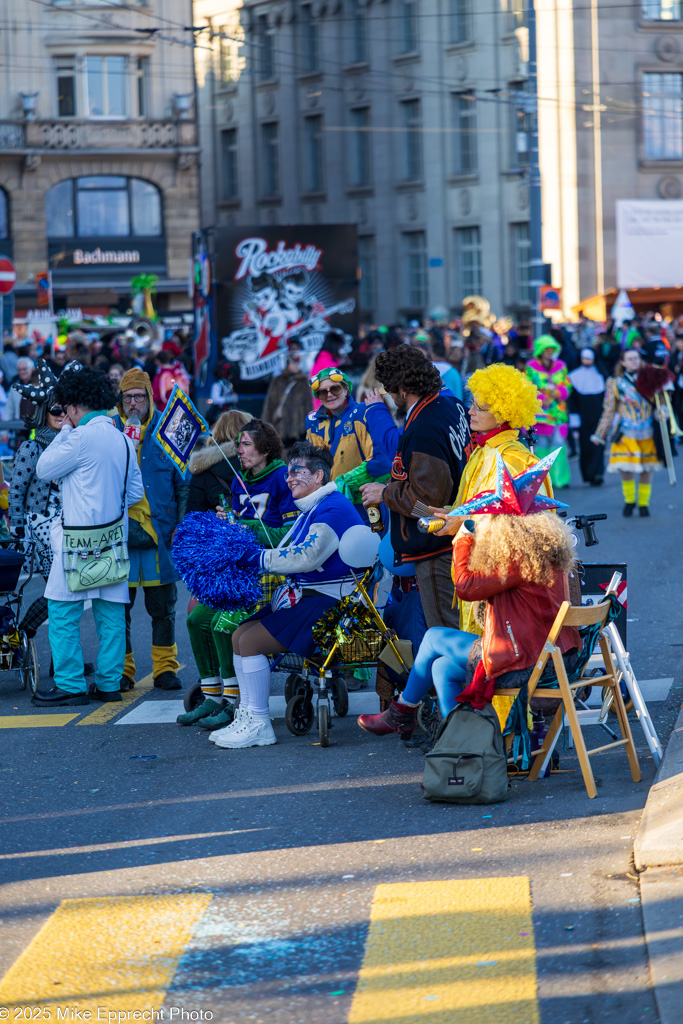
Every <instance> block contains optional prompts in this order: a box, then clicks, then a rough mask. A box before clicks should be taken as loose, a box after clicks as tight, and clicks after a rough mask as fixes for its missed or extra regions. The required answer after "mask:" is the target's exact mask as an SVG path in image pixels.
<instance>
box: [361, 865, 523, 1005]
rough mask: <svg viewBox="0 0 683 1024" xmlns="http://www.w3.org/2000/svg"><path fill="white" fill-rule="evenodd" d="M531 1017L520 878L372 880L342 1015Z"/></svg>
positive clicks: (521, 882) (521, 880) (521, 879)
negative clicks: (354, 982) (352, 987)
mask: <svg viewBox="0 0 683 1024" xmlns="http://www.w3.org/2000/svg"><path fill="white" fill-rule="evenodd" d="M494 1016H495V1020H496V1024H538V1021H539V1012H538V1001H537V995H536V956H535V947H534V939H533V926H532V921H531V893H530V890H529V879H528V878H526V877H518V878H478V879H468V880H458V881H445V882H415V883H412V882H406V883H397V884H395V885H379V886H378V887H377V889H376V890H375V896H374V899H373V903H372V911H371V915H370V931H369V934H368V940H367V944H366V948H365V957H364V959H363V966H362V968H361V971H360V975H359V979H358V987H357V989H356V993H355V996H354V999H353V1003H352V1006H351V1012H350V1014H349V1018H348V1024H370V1022H379V1021H391V1022H392V1024H399V1022H400V1024H485V1022H486V1024H490V1022H491V1020H492V1018H493V1017H494Z"/></svg>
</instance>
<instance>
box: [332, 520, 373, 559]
mask: <svg viewBox="0 0 683 1024" xmlns="http://www.w3.org/2000/svg"><path fill="white" fill-rule="evenodd" d="M379 542H380V537H379V534H377V533H373V532H372V530H371V529H370V527H369V526H361V525H360V524H359V525H358V526H351V527H349V529H348V530H347V531H346V533H344V534H343V535H342V537H341V540H340V541H339V557H340V558H341V560H342V562H346V564H347V565H350V566H351V568H353V569H365V568H367V567H368V566H370V565H374V564H375V559H376V558H377V552H378V551H379Z"/></svg>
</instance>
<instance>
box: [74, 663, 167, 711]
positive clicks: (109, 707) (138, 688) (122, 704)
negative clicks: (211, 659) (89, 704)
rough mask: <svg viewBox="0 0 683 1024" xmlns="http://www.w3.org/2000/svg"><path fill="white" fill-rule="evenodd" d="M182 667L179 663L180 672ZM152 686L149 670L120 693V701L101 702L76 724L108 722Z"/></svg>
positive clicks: (152, 679)
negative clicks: (146, 674)
mask: <svg viewBox="0 0 683 1024" xmlns="http://www.w3.org/2000/svg"><path fill="white" fill-rule="evenodd" d="M184 668H185V666H184V665H179V666H178V671H179V672H180V671H181V670H182V669H184ZM153 687H154V676H153V674H152V673H151V672H150V674H149V675H148V676H143V677H142V679H138V681H137V683H136V684H135V689H134V690H126V692H125V693H122V694H121V700H120V701H116V702H114V701H112V703H111V704H102V705H101V706H100V707H98V708H97V710H96V711H92V712H91V713H90V714H89V715H85V716H84V717H83V718H81V720H80V721H79V722H76V725H102V724H103V723H104V722H108V721H109V720H110V719H111V718H115V717H116V715H120V714H121V713H122V712H124V711H127V710H128V708H129V707H130V705H131V704H135V702H136V701H137V700H139V699H140V698H141V697H144V696H145V695H146V694H147V693H149V691H150V690H151V689H152V688H153ZM175 692H180V691H175Z"/></svg>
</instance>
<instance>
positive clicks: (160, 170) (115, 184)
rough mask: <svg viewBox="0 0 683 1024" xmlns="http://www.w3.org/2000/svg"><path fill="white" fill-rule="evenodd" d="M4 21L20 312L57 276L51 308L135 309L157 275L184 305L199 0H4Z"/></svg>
mask: <svg viewBox="0 0 683 1024" xmlns="http://www.w3.org/2000/svg"><path fill="white" fill-rule="evenodd" d="M3 13H4V17H3V25H2V28H1V29H0V48H1V51H2V60H1V61H0V251H2V252H4V253H6V254H8V255H10V256H12V257H13V259H14V260H15V263H16V265H17V271H18V283H17V288H16V292H15V301H16V308H17V312H19V313H20V312H21V310H22V309H26V308H32V307H34V306H35V305H36V286H35V275H36V274H38V273H41V272H44V271H46V270H48V269H49V270H50V271H51V272H52V280H53V292H54V305H55V308H56V309H60V308H67V307H72V308H73V307H79V308H81V309H82V310H83V311H84V313H92V312H98V313H108V312H110V311H112V310H115V309H118V310H121V311H125V310H126V309H127V308H128V307H129V306H130V296H131V287H130V282H131V279H132V278H133V277H135V276H137V275H138V274H155V275H156V276H157V277H158V282H157V290H158V297H157V300H156V304H157V306H158V308H159V309H160V310H177V309H187V308H188V307H189V305H190V300H189V298H188V294H187V288H188V285H187V278H188V259H189V257H190V255H191V251H192V233H193V231H195V230H196V229H197V228H198V226H199V167H198V155H199V151H198V145H197V126H196V120H195V95H194V65H193V49H194V45H193V33H192V30H191V26H192V5H191V0H149V2H142V0H127V2H122V3H120V4H119V3H117V2H111V0H108V2H107V3H104V2H98V0H87V3H86V2H85V0H52V2H49V0H46V2H45V3H40V4H39V3H26V2H24V0H5V4H4V5H3Z"/></svg>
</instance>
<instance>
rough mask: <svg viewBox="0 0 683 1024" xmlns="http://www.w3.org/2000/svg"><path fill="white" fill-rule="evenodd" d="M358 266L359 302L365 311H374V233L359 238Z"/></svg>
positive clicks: (375, 301)
mask: <svg viewBox="0 0 683 1024" xmlns="http://www.w3.org/2000/svg"><path fill="white" fill-rule="evenodd" d="M358 267H359V269H360V288H359V291H358V304H359V306H360V308H361V310H362V312H363V313H372V312H373V311H374V309H375V305H376V303H377V294H376V291H377V267H376V264H375V238H374V235H361V236H360V238H359V239H358Z"/></svg>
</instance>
